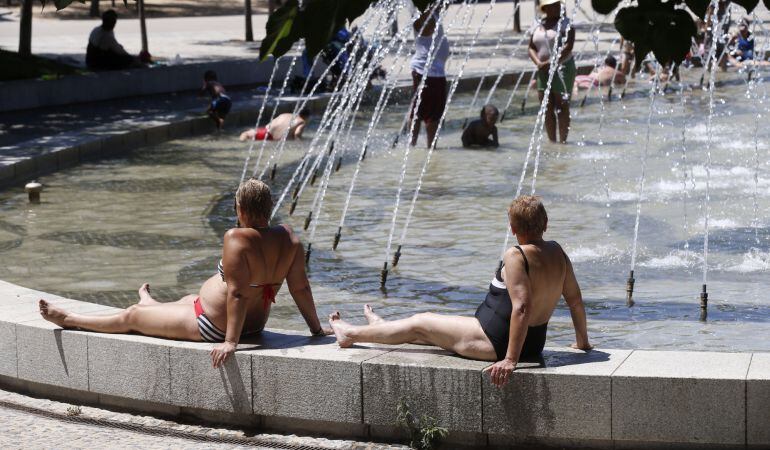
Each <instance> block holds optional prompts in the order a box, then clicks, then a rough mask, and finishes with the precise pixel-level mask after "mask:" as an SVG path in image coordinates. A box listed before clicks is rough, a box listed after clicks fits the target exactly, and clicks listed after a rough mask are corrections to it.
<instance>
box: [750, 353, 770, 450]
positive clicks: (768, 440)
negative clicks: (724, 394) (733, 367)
mask: <svg viewBox="0 0 770 450" xmlns="http://www.w3.org/2000/svg"><path fill="white" fill-rule="evenodd" d="M769 405H770V353H754V354H753V355H752V357H751V366H749V372H748V375H747V376H746V420H747V422H746V443H747V444H748V445H749V446H756V447H759V448H763V447H764V448H770V406H769Z"/></svg>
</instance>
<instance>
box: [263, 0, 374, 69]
mask: <svg viewBox="0 0 770 450" xmlns="http://www.w3.org/2000/svg"><path fill="white" fill-rule="evenodd" d="M374 1H375V0H305V1H304V2H303V8H302V9H300V8H299V4H298V2H297V0H288V1H287V2H286V3H285V4H284V5H283V6H281V7H280V8H278V10H276V11H275V12H273V14H271V15H270V17H269V18H268V20H267V25H266V26H265V33H266V36H265V38H264V39H263V40H262V45H261V46H260V48H259V57H260V59H262V60H264V59H265V58H267V55H270V54H272V55H273V56H275V57H276V58H277V57H279V56H281V55H284V54H286V52H288V51H289V50H290V49H291V46H292V45H294V43H295V42H297V41H298V40H300V39H301V38H304V39H305V47H306V48H307V52H308V56H309V57H310V58H313V57H315V55H317V54H318V52H320V51H321V50H323V48H324V47H325V46H326V44H328V43H329V41H330V40H331V38H332V36H333V35H334V33H335V32H336V31H337V30H339V29H340V28H341V27H342V26H343V25H345V23H346V22H352V21H353V20H354V19H355V18H356V17H359V16H361V15H362V14H363V13H364V12H365V11H366V10H367V8H369V5H371V4H372V3H373V2H374Z"/></svg>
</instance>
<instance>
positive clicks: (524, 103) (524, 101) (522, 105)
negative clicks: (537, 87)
mask: <svg viewBox="0 0 770 450" xmlns="http://www.w3.org/2000/svg"><path fill="white" fill-rule="evenodd" d="M525 106H527V99H526V98H524V100H522V101H521V113H522V114H524V107H525Z"/></svg>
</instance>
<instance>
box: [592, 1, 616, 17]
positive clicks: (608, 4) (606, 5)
mask: <svg viewBox="0 0 770 450" xmlns="http://www.w3.org/2000/svg"><path fill="white" fill-rule="evenodd" d="M619 4H620V0H591V7H592V8H593V9H594V11H596V12H598V13H599V14H609V13H611V12H612V11H613V10H614V9H615V8H617V7H618V5H619Z"/></svg>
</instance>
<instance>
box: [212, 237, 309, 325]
mask: <svg viewBox="0 0 770 450" xmlns="http://www.w3.org/2000/svg"><path fill="white" fill-rule="evenodd" d="M228 241H235V243H234V244H233V245H237V246H240V247H241V248H240V249H232V252H229V251H228V250H230V249H228V244H229V242H228ZM222 253H223V255H222V260H223V267H224V271H225V273H226V274H228V275H229V273H228V272H236V271H237V272H239V273H241V274H242V275H241V276H242V277H243V279H244V282H243V283H240V284H242V285H244V286H248V287H245V288H244V289H243V298H244V300H246V304H247V307H246V316H245V322H244V327H243V330H244V331H258V330H261V329H262V328H263V327H264V325H265V323H266V322H267V318H268V315H269V312H270V302H269V300H268V299H266V295H265V292H266V289H270V290H271V291H272V292H276V293H277V292H278V290H279V289H280V288H281V286H282V285H283V282H284V280H287V281H288V284H289V289H290V290H293V289H294V286H293V284H296V283H298V282H301V280H302V279H306V276H305V269H304V261H302V259H303V258H302V247H301V245H300V243H299V240H298V239H297V238H296V236H294V233H293V232H292V231H291V229H290V228H288V227H287V226H276V227H270V228H262V229H253V228H234V229H231V230H229V231H228V232H227V234H226V235H225V248H224V249H223V252H222ZM228 253H231V255H228ZM235 253H238V254H240V255H242V256H240V257H238V256H233V255H232V254H235ZM298 254H299V257H298V256H297V255H298ZM233 258H242V259H241V260H240V261H239V260H237V259H236V260H234V261H233ZM243 259H245V261H243ZM297 260H299V261H300V266H301V268H299V269H298V268H297V267H296V266H297ZM244 266H245V267H244ZM298 271H300V272H301V274H297V273H294V272H298ZM227 288H228V286H227V283H226V282H225V281H224V280H223V279H222V276H220V274H219V273H217V274H215V275H213V276H212V277H211V278H209V279H208V280H207V281H206V282H205V283H204V284H203V286H202V287H201V290H200V294H199V295H200V297H201V302H202V303H203V308H204V310H205V311H206V314H207V315H208V316H209V318H210V319H211V320H212V322H214V324H215V325H217V326H218V327H221V329H224V328H225V327H226V325H227Z"/></svg>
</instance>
